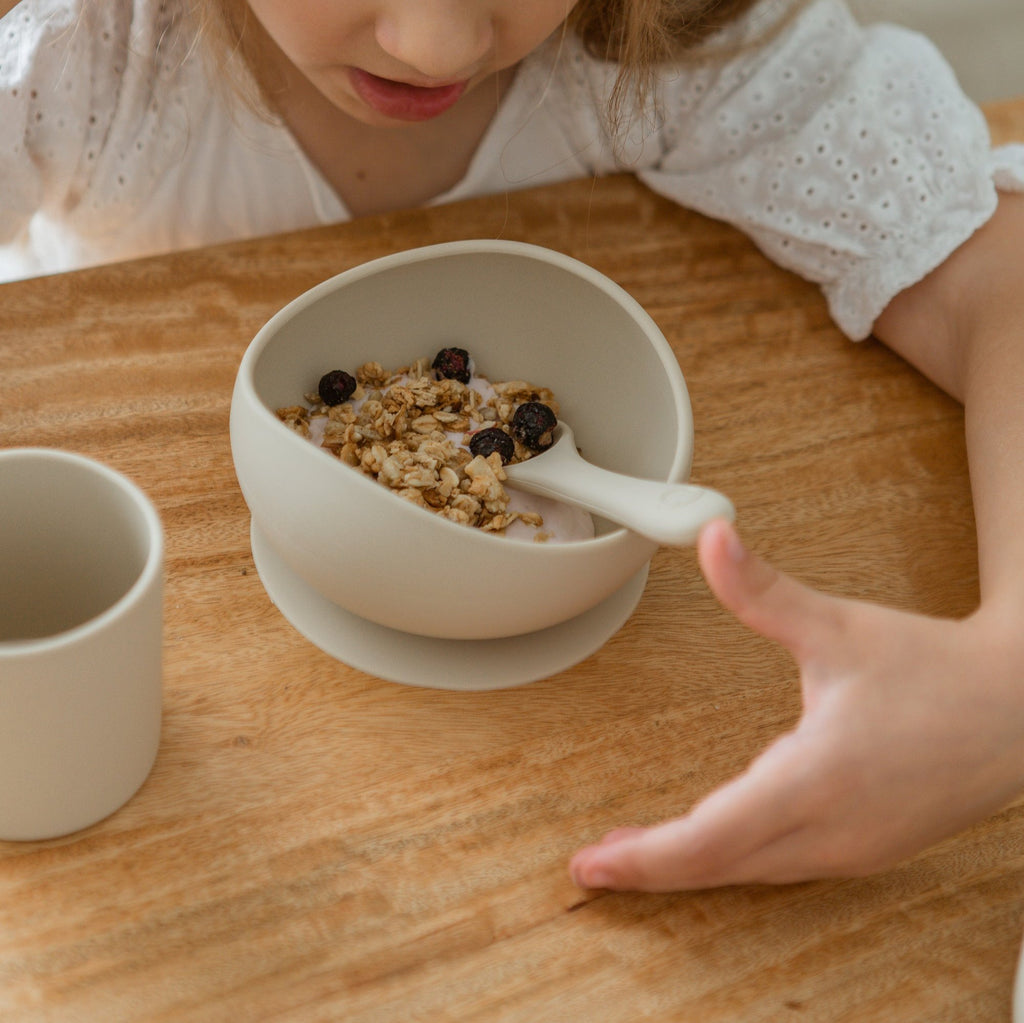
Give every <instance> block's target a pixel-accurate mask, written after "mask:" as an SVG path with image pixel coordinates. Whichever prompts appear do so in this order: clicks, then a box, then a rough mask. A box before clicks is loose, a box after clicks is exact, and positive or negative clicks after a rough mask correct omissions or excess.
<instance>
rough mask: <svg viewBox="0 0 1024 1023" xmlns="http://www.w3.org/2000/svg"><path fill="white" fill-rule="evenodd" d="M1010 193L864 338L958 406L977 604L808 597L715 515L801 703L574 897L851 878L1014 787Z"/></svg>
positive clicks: (761, 628)
mask: <svg viewBox="0 0 1024 1023" xmlns="http://www.w3.org/2000/svg"><path fill="white" fill-rule="evenodd" d="M1022 238H1024V196H1011V195H1004V196H1003V197H1002V199H1001V202H1000V205H999V208H998V210H997V212H996V214H995V216H994V217H993V219H992V220H991V221H990V222H989V223H988V224H987V225H986V226H985V227H984V228H982V229H981V230H980V231H978V232H977V233H976V234H975V235H974V236H973V237H972V238H971V239H970V240H969V241H968V242H967V243H965V244H964V245H963V246H962V247H961V248H960V249H959V250H957V251H956V252H955V253H954V254H953V255H952V256H951V257H950V258H949V259H948V260H947V261H946V262H945V263H944V264H943V265H942V266H941V267H939V268H938V269H937V270H936V271H934V272H933V273H932V274H931V275H930V276H929V277H927V278H926V279H925V280H924V281H922V282H921V283H920V284H918V285H916V286H914V287H913V288H910V289H908V290H907V291H905V292H903V293H902V294H900V295H899V296H897V298H896V299H894V300H893V301H892V303H891V304H890V305H889V307H888V308H887V309H886V311H885V312H884V314H883V315H882V316H881V317H880V318H879V319H878V321H877V323H876V333H877V335H878V336H879V337H880V338H882V339H883V340H884V341H885V342H886V343H887V344H889V345H890V346H891V347H892V348H893V349H894V350H895V351H897V352H899V353H900V354H901V355H903V356H904V357H905V358H906V359H908V360H909V361H910V362H911V363H913V364H914V365H915V366H917V367H918V368H919V369H920V370H921V371H922V372H924V373H925V374H926V375H928V376H929V377H930V378H932V379H933V380H934V381H936V382H937V383H938V384H940V385H941V386H942V387H944V388H945V389H946V390H947V391H949V392H950V393H951V394H953V395H955V396H956V397H958V398H960V399H961V400H962V401H963V402H964V407H965V423H966V431H967V443H968V454H969V459H970V467H971V480H972V487H973V491H974V500H975V508H976V517H977V528H978V552H979V559H980V579H981V603H980V606H979V607H978V609H977V610H976V611H975V613H974V614H972V615H971V616H970V617H969V618H967V619H965V620H963V621H946V620H936V619H929V618H925V617H923V616H920V615H912V614H908V613H905V612H901V611H894V610H889V609H886V608H881V607H877V606H874V605H870V604H864V603H859V602H855V601H850V600H842V599H838V598H835V597H831V596H826V595H824V594H821V593H817V592H815V591H813V590H810V589H808V588H807V587H804V586H802V585H800V584H799V583H797V582H796V581H794V580H792V579H790V578H788V577H786V576H784V575H782V574H781V573H778V572H776V571H775V570H774V569H772V568H771V567H769V566H768V565H767V564H765V563H764V562H763V561H761V560H760V559H758V558H757V557H755V556H754V555H752V554H748V553H746V552H744V551H743V550H742V548H740V547H739V546H738V541H737V540H736V537H735V534H734V533H733V532H732V531H731V529H729V528H728V527H726V526H725V525H724V524H723V523H713V524H711V525H710V526H709V527H707V529H706V530H705V533H704V535H703V536H702V538H701V543H700V558H701V564H702V567H703V569H704V572H705V575H706V577H707V579H708V582H709V584H710V585H711V586H712V588H713V589H714V591H715V593H716V594H717V596H718V597H719V599H720V600H721V601H722V603H723V604H724V605H725V606H726V607H728V608H730V609H731V610H732V611H734V612H735V613H736V614H737V616H738V617H739V618H740V619H741V620H742V621H743V622H745V623H746V624H747V625H749V626H750V627H752V628H754V629H755V630H757V631H758V632H760V633H762V634H764V635H766V636H768V637H770V638H772V639H775V640H777V641H779V642H781V643H782V644H783V645H784V646H786V647H787V648H788V649H789V650H790V651H791V652H792V653H793V654H794V656H795V657H796V659H797V661H798V663H799V665H800V669H801V681H802V686H803V696H804V711H803V716H802V718H801V720H800V722H799V725H798V727H797V728H796V729H795V731H793V732H792V733H790V734H788V735H785V736H783V737H782V738H780V739H779V740H777V741H776V742H775V743H774V744H773V745H772V746H771V747H769V749H768V750H767V751H765V752H764V753H763V754H762V755H761V756H760V757H758V758H757V759H756V760H755V761H754V763H753V764H752V765H751V766H750V768H749V769H748V770H747V771H746V772H745V773H744V774H742V775H741V776H740V777H739V778H737V779H735V780H734V781H732V782H730V783H728V784H726V785H725V786H723V787H722V788H720V789H718V790H717V791H716V792H714V793H712V794H711V795H710V796H708V797H707V798H706V799H705V800H703V801H702V802H701V803H700V804H698V805H697V806H696V807H695V808H694V809H693V810H692V812H690V813H689V814H687V815H686V816H684V817H681V818H679V819H677V820H674V821H670V822H668V823H665V824H662V825H659V826H657V827H654V828H650V829H623V830H622V831H620V832H613V833H612V834H611V835H610V836H608V837H606V839H605V841H604V842H603V843H601V844H599V845H596V846H592V847H590V848H588V849H584V850H581V851H580V852H579V853H577V854H576V856H575V857H574V859H573V862H572V871H573V876H574V877H575V878H576V880H577V882H578V883H579V884H581V885H583V886H587V887H610V888H622V889H632V888H636V889H645V890H671V889H681V888H701V887H709V886H716V885H722V884H733V883H743V882H751V881H767V882H786V881H797V880H805V879H811V878H818V877H826V876H837V875H845V876H850V875H858V874H865V873H869V872H872V871H875V870H880V869H883V868H886V867H888V866H891V865H892V864H894V863H896V862H897V861H898V860H900V859H903V858H904V857H907V856H910V855H913V854H915V853H917V852H919V851H921V850H922V849H924V848H925V847H926V846H928V845H930V844H932V843H934V842H936V841H938V840H939V839H942V838H944V837H947V836H949V835H951V834H954V833H956V832H957V831H959V830H961V829H963V828H965V827H967V826H969V825H970V824H972V823H975V822H977V821H978V820H981V819H982V818H984V817H986V816H987V815H989V814H990V813H993V812H994V811H996V810H998V809H999V808H1001V807H1002V806H1004V805H1005V804H1006V803H1007V802H1008V801H1009V800H1011V799H1012V798H1013V797H1014V796H1015V795H1017V794H1018V793H1019V792H1020V790H1021V789H1022V788H1024V759H1022V758H1021V756H1020V750H1021V747H1022V742H1024V629H1022V628H1021V621H1022V620H1024V529H1022V528H1021V523H1022V522H1024V250H1022V247H1021V239H1022Z"/></svg>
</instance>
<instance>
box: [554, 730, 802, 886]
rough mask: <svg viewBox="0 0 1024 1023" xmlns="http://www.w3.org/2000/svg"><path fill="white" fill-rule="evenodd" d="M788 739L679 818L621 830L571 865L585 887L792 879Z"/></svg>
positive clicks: (795, 801) (795, 782) (797, 781)
mask: <svg viewBox="0 0 1024 1023" xmlns="http://www.w3.org/2000/svg"><path fill="white" fill-rule="evenodd" d="M790 742H791V738H790V737H787V738H786V739H784V740H782V741H781V742H780V743H778V744H776V747H773V748H772V749H771V750H769V751H767V752H766V754H764V755H763V756H762V757H760V758H758V760H757V761H755V763H754V764H753V765H751V768H750V769H749V770H748V771H747V772H745V773H744V774H742V775H740V776H739V777H738V778H736V779H735V780H734V781H732V782H730V783H728V784H727V785H725V786H723V787H722V788H720V789H718V790H717V791H715V792H713V793H712V794H711V795H710V796H708V797H707V798H706V799H705V800H704V801H703V802H701V803H700V804H699V805H698V806H697V807H695V808H694V810H693V811H692V812H691V813H690V814H688V815H687V816H685V817H680V818H678V819H677V820H672V821H668V822H666V823H664V824H659V825H657V826H655V827H652V828H620V829H617V830H616V831H614V832H611V833H610V834H608V835H606V836H605V837H604V838H603V839H602V840H601V841H600V842H598V843H597V844H596V845H592V846H589V847H587V848H585V849H581V850H580V851H579V852H578V853H577V854H576V855H575V856H574V857H573V858H572V860H571V862H570V872H571V873H572V876H573V880H574V881H575V882H576V883H577V884H578V885H580V886H581V887H583V888H611V889H623V890H625V889H628V890H639V891H681V890H685V889H694V888H708V887H713V886H718V885H725V884H743V883H748V882H753V881H779V880H791V879H795V878H791V877H789V876H782V874H781V872H783V871H785V872H788V873H792V872H793V870H794V867H798V866H799V864H798V863H795V862H794V861H793V860H792V858H788V859H787V857H791V854H790V853H787V855H786V856H780V855H779V854H778V853H777V852H776V850H777V849H779V848H784V849H787V850H791V847H792V843H791V841H790V839H791V838H792V837H793V836H794V835H795V834H798V833H800V832H801V831H802V830H803V821H804V814H803V807H804V801H803V800H802V799H801V798H800V793H799V789H800V788H801V787H802V784H803V780H802V778H801V775H802V772H796V773H793V772H792V770H791V768H792V764H790V763H789V760H790V756H789V753H788V752H787V751H785V750H784V749H783V746H784V745H789V743H790Z"/></svg>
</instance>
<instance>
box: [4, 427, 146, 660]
mask: <svg viewBox="0 0 1024 1023" xmlns="http://www.w3.org/2000/svg"><path fill="white" fill-rule="evenodd" d="M29 459H33V460H37V461H51V462H63V463H65V464H72V465H77V466H79V467H80V468H83V469H85V470H87V471H88V472H91V473H93V474H94V475H98V476H101V477H103V479H104V480H106V482H107V483H108V484H110V485H112V486H114V487H116V488H117V489H118V490H119V491H120V492H121V493H122V494H124V495H125V496H126V497H127V498H128V499H129V500H130V501H131V502H132V504H133V505H134V506H135V507H136V508H137V509H138V511H139V512H140V514H141V515H142V518H143V521H144V523H145V527H146V534H147V536H148V537H149V550H148V551H147V554H146V561H145V563H144V564H143V566H142V569H141V571H140V572H139V573H138V575H137V576H136V578H135V580H134V582H133V583H132V584H131V586H129V587H128V589H127V590H125V592H124V593H122V594H121V596H120V597H118V599H117V600H115V601H114V603H112V604H111V605H110V606H109V607H107V608H105V609H104V610H103V611H101V612H100V613H99V614H98V615H95V616H93V617H92V618H89V619H86V621H84V622H80V623H79V624H78V625H73V626H72V627H71V628H69V629H63V630H62V631H60V632H55V633H52V634H51V635H49V636H35V637H32V638H31V639H6V640H5V639H0V661H4V660H8V659H13V658H15V657H24V656H25V655H26V654H32V653H38V652H41V651H44V650H45V651H47V652H49V651H51V650H54V649H58V648H60V647H63V646H67V645H70V644H72V643H77V642H80V641H81V640H82V639H84V638H86V637H88V636H89V635H91V634H93V633H98V632H101V631H102V630H103V629H105V628H106V627H107V625H109V623H110V622H111V621H113V620H114V619H117V618H120V617H121V616H122V615H124V614H125V613H126V612H127V611H128V610H129V609H130V607H131V606H133V605H135V604H137V603H138V602H139V601H140V600H141V599H142V597H143V595H144V594H145V593H147V592H148V591H149V590H150V589H151V588H152V586H153V585H154V583H155V582H156V581H157V579H158V578H159V577H160V574H161V572H162V568H163V556H164V531H163V524H162V522H161V520H160V515H159V513H158V512H157V510H156V507H155V505H154V504H153V502H152V501H151V500H150V498H149V497H148V496H147V495H146V493H145V492H144V491H143V490H142V488H141V487H139V486H138V484H136V483H134V482H133V481H132V480H130V479H129V478H128V477H127V476H125V475H124V474H123V473H120V472H118V471H117V470H116V469H112V468H110V466H108V465H105V464H104V463H102V462H99V461H97V460H96V459H94V458H90V457H88V456H86V455H79V454H75V453H74V452H71V451H66V450H63V449H61V448H48V447H19V448H7V449H6V450H2V451H0V469H2V467H3V463H5V462H14V461H26V460H29Z"/></svg>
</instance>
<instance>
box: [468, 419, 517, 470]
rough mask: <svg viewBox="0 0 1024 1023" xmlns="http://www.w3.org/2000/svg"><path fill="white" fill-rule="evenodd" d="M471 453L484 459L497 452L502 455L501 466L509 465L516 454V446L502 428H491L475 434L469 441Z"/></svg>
mask: <svg viewBox="0 0 1024 1023" xmlns="http://www.w3.org/2000/svg"><path fill="white" fill-rule="evenodd" d="M469 451H470V454H472V455H483V457H484V458H486V457H487V456H488V455H489V454H491V452H493V451H497V452H498V454H499V455H501V464H502V465H508V463H509V462H511V461H512V458H513V456H514V455H515V453H516V445H515V441H513V440H512V438H511V437H510V436H509V435H508V434H507V433H506V432H505V431H504V430H502V429H501V428H500V427H497V426H489V427H488V428H487V429H486V430H480V431H478V432H477V433H474V434H473V436H472V437H471V438H470V440H469Z"/></svg>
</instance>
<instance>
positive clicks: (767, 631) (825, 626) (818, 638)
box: [697, 519, 839, 654]
mask: <svg viewBox="0 0 1024 1023" xmlns="http://www.w3.org/2000/svg"><path fill="white" fill-rule="evenodd" d="M697 554H698V557H699V559H700V566H701V570H702V571H703V573H704V578H705V579H706V580H707V583H708V585H709V586H710V587H711V590H712V592H713V593H714V594H715V596H716V597H717V598H718V600H719V602H720V603H721V604H722V605H723V607H725V608H727V609H728V610H730V611H732V613H733V614H735V615H736V617H737V618H738V619H739V620H740V621H741V622H743V624H744V625H746V626H748V627H749V628H751V629H753V630H754V631H755V632H758V633H760V634H761V635H762V636H765V637H767V638H768V639H773V640H775V641H776V642H779V643H781V644H782V645H783V646H785V647H786V648H787V649H788V650H790V651H791V652H793V653H796V654H799V653H800V652H801V651H803V650H807V649H809V648H810V647H812V646H813V647H817V648H818V649H820V648H821V647H822V646H827V645H828V644H829V643H830V642H831V637H833V636H834V635H835V634H836V633H837V631H838V629H839V622H838V608H837V603H838V602H837V601H836V600H835V599H834V598H832V597H830V596H827V595H826V594H823V593H818V592H817V591H815V590H813V589H811V588H810V587H808V586H804V585H803V584H802V583H798V582H797V581H796V580H795V579H792V578H790V577H789V576H788V575H786V574H785V573H783V572H780V571H778V569H776V568H773V567H772V566H771V565H770V564H768V562H766V561H764V560H763V559H762V558H759V557H758V556H757V555H755V554H753V553H751V552H750V551H748V550H747V549H746V548H745V547H744V546H743V544H742V542H741V541H740V538H739V536H738V534H737V533H736V530H735V529H734V528H733V526H731V525H730V524H729V523H728V522H726V521H725V520H724V519H715V520H714V521H712V522H709V523H708V525H707V526H705V527H704V529H703V530H702V531H701V535H700V537H699V539H698V542H697Z"/></svg>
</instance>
